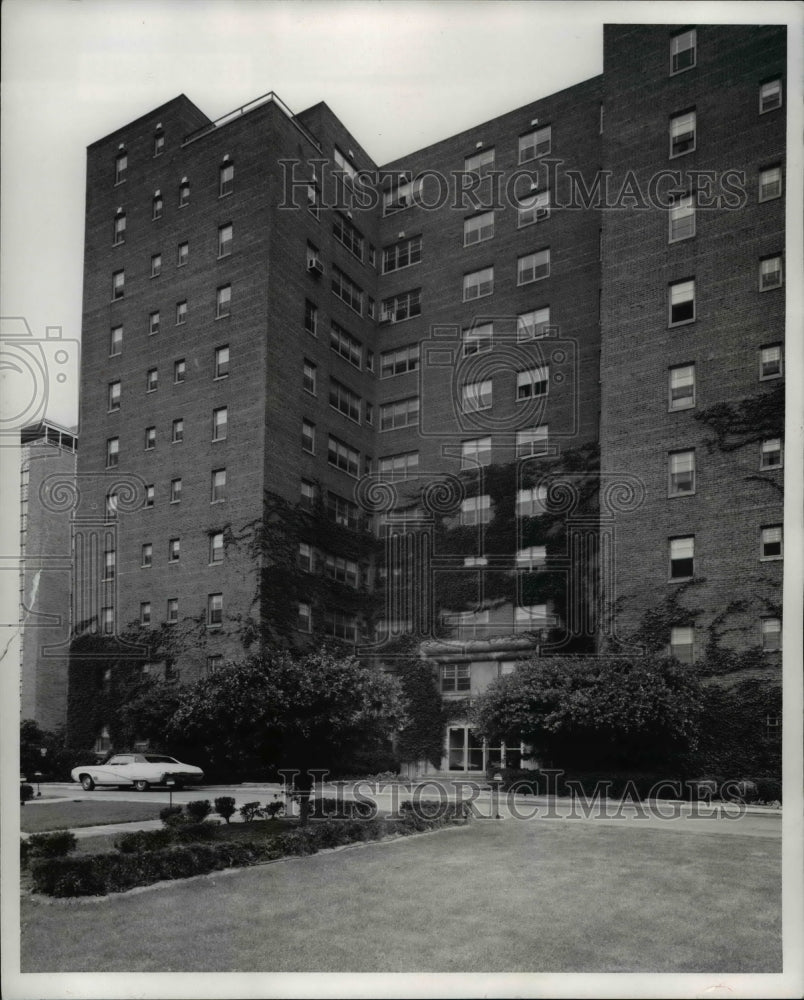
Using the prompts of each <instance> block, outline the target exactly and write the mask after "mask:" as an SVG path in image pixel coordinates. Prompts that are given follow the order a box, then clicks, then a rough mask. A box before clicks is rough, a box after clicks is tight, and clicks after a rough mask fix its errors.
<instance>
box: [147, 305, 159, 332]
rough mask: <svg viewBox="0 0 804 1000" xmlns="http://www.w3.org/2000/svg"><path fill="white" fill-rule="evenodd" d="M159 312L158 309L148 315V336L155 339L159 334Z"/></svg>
mask: <svg viewBox="0 0 804 1000" xmlns="http://www.w3.org/2000/svg"><path fill="white" fill-rule="evenodd" d="M159 323H160V317H159V310H158V309H156V310H154V312H152V313H149V314H148V336H149V337H154V336H156V334H157V333H159Z"/></svg>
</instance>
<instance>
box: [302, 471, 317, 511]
mask: <svg viewBox="0 0 804 1000" xmlns="http://www.w3.org/2000/svg"><path fill="white" fill-rule="evenodd" d="M315 498H316V488H315V483H312V482H310V480H309V479H302V480H301V482H300V483H299V504H300V505H301V506H302V507H303V508H304V509H305V510H313V508H314V507H315Z"/></svg>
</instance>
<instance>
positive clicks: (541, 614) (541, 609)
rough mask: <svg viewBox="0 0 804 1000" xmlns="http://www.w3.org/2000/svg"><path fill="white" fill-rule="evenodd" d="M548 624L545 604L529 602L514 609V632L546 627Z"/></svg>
mask: <svg viewBox="0 0 804 1000" xmlns="http://www.w3.org/2000/svg"><path fill="white" fill-rule="evenodd" d="M548 625H549V620H548V615H547V605H546V604H529V605H527V606H525V607H521V606H519V605H518V606H517V607H516V608H515V609H514V630H515V631H516V632H532V631H536V630H537V629H543V628H547V626H548Z"/></svg>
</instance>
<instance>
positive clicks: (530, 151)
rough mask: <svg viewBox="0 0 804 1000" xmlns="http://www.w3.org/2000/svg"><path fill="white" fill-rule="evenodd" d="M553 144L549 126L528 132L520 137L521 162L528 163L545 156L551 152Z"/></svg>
mask: <svg viewBox="0 0 804 1000" xmlns="http://www.w3.org/2000/svg"><path fill="white" fill-rule="evenodd" d="M551 143H552V130H551V128H550V126H549V125H545V126H543V127H542V128H537V129H534V130H533V131H532V132H526V133H525V135H521V136H520V137H519V162H520V163H527V162H528V161H529V160H535V159H536V157H537V156H544V154H545V153H549V152H550V147H551Z"/></svg>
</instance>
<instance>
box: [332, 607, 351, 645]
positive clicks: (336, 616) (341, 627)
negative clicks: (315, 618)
mask: <svg viewBox="0 0 804 1000" xmlns="http://www.w3.org/2000/svg"><path fill="white" fill-rule="evenodd" d="M324 631H325V632H326V633H327V635H331V636H333V638H335V639H345V640H347V641H348V642H357V617H356V616H355V615H352V614H348V613H347V612H345V611H325V612H324Z"/></svg>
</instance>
